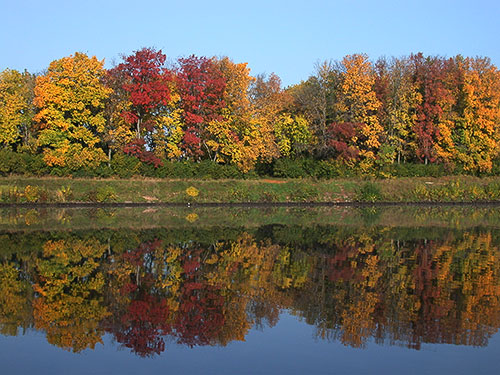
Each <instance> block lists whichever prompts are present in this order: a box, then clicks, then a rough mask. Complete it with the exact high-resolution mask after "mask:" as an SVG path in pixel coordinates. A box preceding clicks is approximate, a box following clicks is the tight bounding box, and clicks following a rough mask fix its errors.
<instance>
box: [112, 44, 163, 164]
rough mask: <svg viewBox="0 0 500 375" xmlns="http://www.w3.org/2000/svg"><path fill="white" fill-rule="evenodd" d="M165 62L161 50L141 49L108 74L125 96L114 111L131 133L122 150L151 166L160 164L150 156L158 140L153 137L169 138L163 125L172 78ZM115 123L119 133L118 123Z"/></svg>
mask: <svg viewBox="0 0 500 375" xmlns="http://www.w3.org/2000/svg"><path fill="white" fill-rule="evenodd" d="M165 60H166V56H165V55H164V54H163V53H162V51H161V50H160V51H156V50H154V49H152V48H143V49H141V50H139V51H136V52H134V54H132V55H130V56H127V57H124V62H122V63H121V64H119V65H118V66H116V67H115V68H113V69H112V70H111V71H110V73H109V77H110V81H111V84H112V85H114V86H119V88H120V90H121V91H122V92H124V93H125V97H124V98H123V99H122V102H121V104H120V106H119V107H118V108H117V109H118V110H119V111H121V112H120V116H121V117H122V118H123V119H124V120H125V122H126V123H127V124H128V125H129V127H130V128H133V129H134V132H135V140H130V142H128V144H126V145H125V146H124V147H123V150H124V151H125V152H127V153H129V154H133V155H135V156H137V157H138V158H139V159H140V160H141V161H143V162H146V163H152V164H155V165H158V164H159V163H160V162H159V159H158V158H156V157H155V155H154V154H153V151H154V149H155V144H154V143H155V141H157V140H158V137H157V136H156V137H155V136H153V134H155V133H161V135H160V139H162V138H163V137H165V138H166V137H168V136H169V134H168V132H167V133H165V132H164V130H165V129H164V128H163V124H164V122H165V120H164V117H165V116H168V113H169V107H168V104H169V102H170V100H171V80H172V76H171V73H170V71H169V70H168V69H167V68H166V66H165ZM120 86H121V87H120ZM117 121H118V127H117V129H120V127H119V125H120V122H119V121H120V119H117ZM130 130H131V129H130ZM146 145H147V146H146Z"/></svg>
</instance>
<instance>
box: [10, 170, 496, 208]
mask: <svg viewBox="0 0 500 375" xmlns="http://www.w3.org/2000/svg"><path fill="white" fill-rule="evenodd" d="M495 201H500V177H483V178H479V177H472V176H450V177H437V178H432V177H411V178H394V179H378V180H365V179H360V178H351V179H334V180H314V179H258V180H199V179H182V180H181V179H178V180H174V179H170V180H165V179H80V178H55V177H50V178H49V177H43V178H36V177H18V176H11V177H3V178H0V203H1V204H3V205H10V204H26V203H29V204H48V203H59V204H68V203H107V204H113V203H116V204H130V203H141V204H147V203H151V204H153V203H158V204H163V203H172V204H188V203H190V204H208V203H210V204H217V203H224V204H227V203H241V204H244V203H308V202H313V203H336V204H343V203H349V202H370V203H372V202H387V203H390V202H396V203H397V202H401V203H409V202H495Z"/></svg>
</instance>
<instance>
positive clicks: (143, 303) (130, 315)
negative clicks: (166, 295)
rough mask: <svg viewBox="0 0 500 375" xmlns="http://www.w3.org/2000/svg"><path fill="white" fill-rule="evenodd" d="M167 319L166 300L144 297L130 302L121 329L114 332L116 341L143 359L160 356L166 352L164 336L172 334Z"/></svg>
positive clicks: (149, 296)
mask: <svg viewBox="0 0 500 375" xmlns="http://www.w3.org/2000/svg"><path fill="white" fill-rule="evenodd" d="M167 319H168V308H167V304H166V302H165V300H164V299H161V300H158V299H157V298H155V297H153V296H151V295H144V296H142V297H141V298H140V299H136V300H133V301H132V302H130V305H129V306H128V308H127V312H126V313H125V314H124V315H123V316H122V317H121V319H120V323H121V324H120V327H119V329H118V330H117V331H115V332H114V334H115V337H116V341H118V342H120V343H122V344H123V345H125V346H126V347H127V348H131V349H132V350H133V351H134V352H135V353H137V354H139V355H140V356H142V357H145V356H150V355H152V354H160V353H161V352H163V351H164V350H165V342H164V340H163V337H162V336H164V335H166V334H168V333H169V332H170V327H169V325H168V324H167V323H166V322H167Z"/></svg>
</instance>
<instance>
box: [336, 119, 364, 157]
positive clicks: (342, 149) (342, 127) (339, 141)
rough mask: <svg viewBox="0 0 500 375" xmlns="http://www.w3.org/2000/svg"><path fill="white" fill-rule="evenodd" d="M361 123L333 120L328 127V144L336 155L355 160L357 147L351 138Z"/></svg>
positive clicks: (357, 153)
mask: <svg viewBox="0 0 500 375" xmlns="http://www.w3.org/2000/svg"><path fill="white" fill-rule="evenodd" d="M362 126H363V124H361V123H353V122H334V123H332V124H330V126H329V127H328V132H329V135H330V137H329V141H328V145H329V146H330V147H332V148H333V149H334V151H335V152H336V154H337V155H338V157H340V158H343V159H345V160H357V159H358V156H359V149H358V148H357V147H356V145H355V142H354V140H353V138H354V137H355V136H357V135H358V131H359V129H361V127H362Z"/></svg>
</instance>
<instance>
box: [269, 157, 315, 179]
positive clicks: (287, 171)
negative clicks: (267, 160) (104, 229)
mask: <svg viewBox="0 0 500 375" xmlns="http://www.w3.org/2000/svg"><path fill="white" fill-rule="evenodd" d="M273 175H274V177H285V178H302V177H307V175H308V174H307V172H306V171H305V170H304V168H303V163H302V160H301V159H295V160H293V159H278V160H276V161H275V162H274V167H273Z"/></svg>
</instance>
